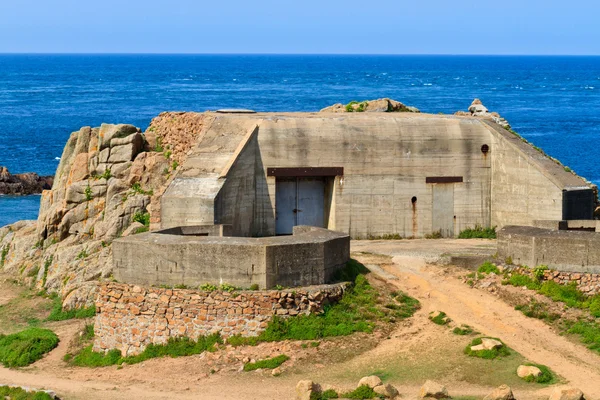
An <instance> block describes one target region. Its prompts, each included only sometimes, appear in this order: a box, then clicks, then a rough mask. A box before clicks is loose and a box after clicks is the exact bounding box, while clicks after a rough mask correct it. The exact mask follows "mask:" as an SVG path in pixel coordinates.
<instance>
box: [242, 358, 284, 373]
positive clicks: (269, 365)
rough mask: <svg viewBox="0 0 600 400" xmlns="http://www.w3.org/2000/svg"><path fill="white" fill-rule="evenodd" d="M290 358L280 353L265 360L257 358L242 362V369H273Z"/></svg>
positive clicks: (247, 370)
mask: <svg viewBox="0 0 600 400" xmlns="http://www.w3.org/2000/svg"><path fill="white" fill-rule="evenodd" d="M289 359H290V358H289V357H288V356H286V355H285V354H281V355H279V356H277V357H273V358H267V359H266V360H259V361H256V362H248V363H246V364H244V371H246V372H249V371H254V370H257V369H274V368H277V367H279V366H280V365H281V364H283V363H284V362H286V361H287V360H289Z"/></svg>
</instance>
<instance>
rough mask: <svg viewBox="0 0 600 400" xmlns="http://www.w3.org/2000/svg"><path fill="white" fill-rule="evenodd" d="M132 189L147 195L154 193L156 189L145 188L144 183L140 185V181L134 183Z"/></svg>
mask: <svg viewBox="0 0 600 400" xmlns="http://www.w3.org/2000/svg"><path fill="white" fill-rule="evenodd" d="M131 190H132V191H133V192H134V193H137V194H143V195H145V196H152V195H153V194H154V191H153V190H144V189H143V188H142V185H140V183H139V182H136V183H134V184H133V185H131Z"/></svg>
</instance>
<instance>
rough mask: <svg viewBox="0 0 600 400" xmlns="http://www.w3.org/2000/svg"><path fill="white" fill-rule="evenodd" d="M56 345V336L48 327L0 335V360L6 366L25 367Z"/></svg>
mask: <svg viewBox="0 0 600 400" xmlns="http://www.w3.org/2000/svg"><path fill="white" fill-rule="evenodd" d="M56 346H58V336H56V334H55V333H54V332H52V331H51V330H49V329H40V328H29V329H26V330H24V331H21V332H18V333H13V334H12V335H0V362H1V363H2V364H3V365H4V366H5V367H8V368H15V367H26V366H27V365H30V364H33V363H34V362H36V361H37V360H39V359H41V358H42V357H43V356H44V354H46V353H48V352H50V351H51V350H52V349H54V348H55V347H56Z"/></svg>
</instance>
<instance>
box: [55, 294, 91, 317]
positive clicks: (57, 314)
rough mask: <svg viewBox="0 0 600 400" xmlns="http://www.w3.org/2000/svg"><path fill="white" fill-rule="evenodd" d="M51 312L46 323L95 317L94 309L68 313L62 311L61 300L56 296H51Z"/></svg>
mask: <svg viewBox="0 0 600 400" xmlns="http://www.w3.org/2000/svg"><path fill="white" fill-rule="evenodd" d="M51 298H52V311H51V312H50V315H49V316H48V318H46V320H47V321H66V320H68V319H85V318H92V317H94V316H95V315H96V307H95V306H91V307H87V308H77V309H72V310H69V311H64V310H63V308H62V299H61V298H60V296H58V295H57V294H54V295H52V296H51Z"/></svg>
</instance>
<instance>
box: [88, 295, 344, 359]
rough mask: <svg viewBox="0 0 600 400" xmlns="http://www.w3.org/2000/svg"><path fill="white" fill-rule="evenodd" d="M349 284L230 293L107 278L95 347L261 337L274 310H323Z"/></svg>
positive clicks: (131, 350)
mask: <svg viewBox="0 0 600 400" xmlns="http://www.w3.org/2000/svg"><path fill="white" fill-rule="evenodd" d="M347 285H348V284H347V283H339V284H333V285H320V286H309V287H304V288H295V289H293V290H292V289H289V290H266V291H236V292H232V293H229V292H226V291H212V292H208V291H202V290H190V289H163V288H145V287H142V286H137V285H129V284H122V283H103V284H101V285H100V288H99V293H98V297H97V300H96V308H97V312H98V313H97V316H96V322H95V324H94V331H95V341H94V350H95V351H108V350H112V349H118V350H120V351H121V353H122V354H123V355H135V354H139V353H140V352H142V351H143V350H144V349H145V348H146V346H148V345H149V344H151V343H153V344H162V343H166V342H167V341H168V340H169V338H174V337H184V336H185V337H189V338H192V339H196V338H198V337H199V336H201V335H209V334H212V333H220V334H221V335H222V336H223V337H228V336H231V335H237V334H240V335H242V336H258V335H259V334H260V333H261V332H262V331H263V330H264V329H265V328H266V327H267V324H268V322H269V321H270V320H271V318H273V316H274V315H278V316H281V317H289V316H296V315H300V314H311V313H319V312H322V311H323V307H324V306H325V305H327V304H329V303H334V302H336V301H338V300H339V299H340V298H341V297H342V295H343V294H344V292H345V290H346V288H347Z"/></svg>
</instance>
